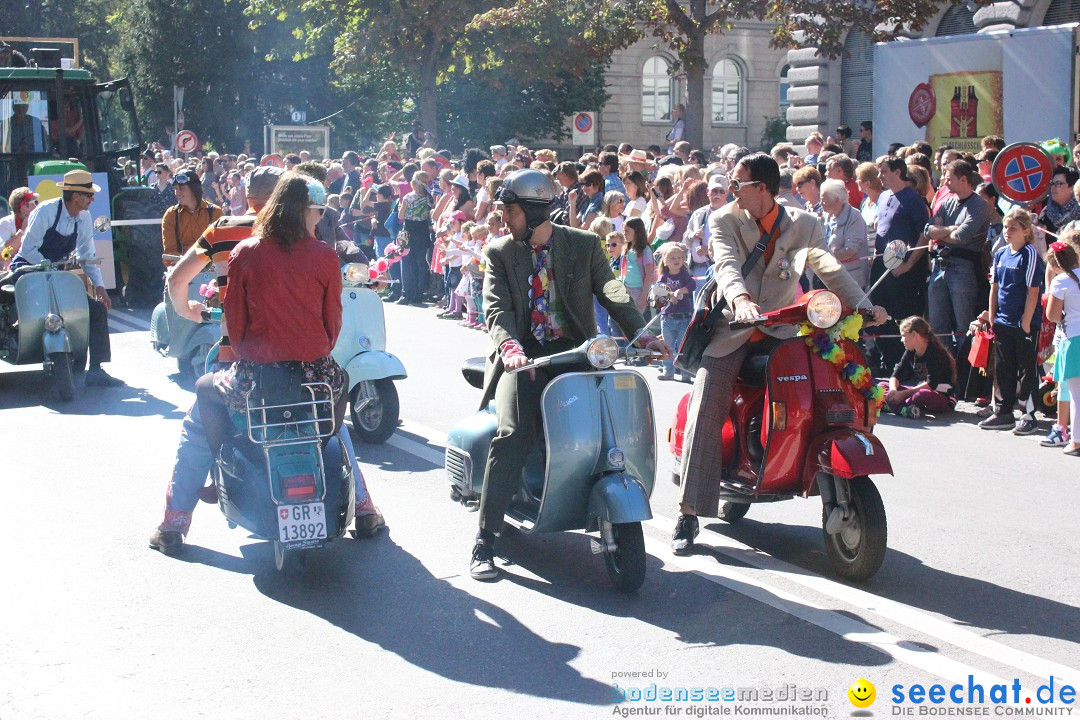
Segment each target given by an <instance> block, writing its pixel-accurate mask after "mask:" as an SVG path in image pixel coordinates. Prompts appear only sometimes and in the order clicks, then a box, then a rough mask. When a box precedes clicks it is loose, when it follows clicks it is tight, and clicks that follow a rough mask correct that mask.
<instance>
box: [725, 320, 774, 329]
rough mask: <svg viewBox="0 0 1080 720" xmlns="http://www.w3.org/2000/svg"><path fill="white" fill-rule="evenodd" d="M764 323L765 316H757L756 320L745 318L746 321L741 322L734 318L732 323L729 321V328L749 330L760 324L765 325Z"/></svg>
mask: <svg viewBox="0 0 1080 720" xmlns="http://www.w3.org/2000/svg"><path fill="white" fill-rule="evenodd" d="M764 324H765V318H757V319H756V320H744V321H741V322H740V321H738V320H733V321H731V322H730V323H728V328H729V329H730V330H749V329H750V328H753V327H757V326H759V325H764Z"/></svg>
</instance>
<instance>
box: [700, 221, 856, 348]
mask: <svg viewBox="0 0 1080 720" xmlns="http://www.w3.org/2000/svg"><path fill="white" fill-rule="evenodd" d="M780 213H781V217H780V223H781V224H780V236H779V237H778V238H777V239H776V249H775V250H774V251H773V256H772V258H771V260H770V261H769V265H768V267H766V266H765V255H764V254H762V256H761V258H759V259H758V261H757V264H756V265H755V267H754V268H753V269H752V270H751V271H750V273H749V274H748V276H747V277H746V278H745V279H744V278H743V277H742V275H741V274H740V270H741V268H742V266H743V263H744V262H746V258H747V257H749V256H750V253H751V251H753V249H754V246H755V245H757V243H758V240H760V239H761V231H760V230H759V229H758V225H757V221H756V220H755V219H754V217H753V216H752V215H751V214H750V213H749V212H747V211H745V210H743V209H742V208H740V207H739V201H738V200H736V201H734V202H730V203H728V204H727V205H725V206H724V207H723V208H721V209H720V211H719V212H714V213H713V214H712V215H711V216H710V217H709V233H710V238H711V244H712V252H713V273H714V274H715V276H716V283H717V293H718V294H722V295H723V297H724V298H725V299H726V300H727V308H725V310H724V321H722V322H719V323H717V325H716V327H715V328H714V329H713V334H712V338H711V340H710V341H709V345H708V346H707V347H706V348H705V355H707V356H709V357H724V356H725V355H730V354H731V353H732V352H734V351H735V350H736V349H737V348H739V347H740V346H742V345H744V344H745V343H746V342H747V341H748V340H749V339H750V335H751V334H752V333H753V329H747V330H734V331H733V330H730V329H728V322H730V321H731V320H732V319H733V318H734V315H735V313H734V311H733V310H732V308H734V307H735V298H737V297H738V296H739V295H742V294H744V293H745V294H747V295H749V296H750V299H751V300H753V301H754V302H755V303H757V304H758V306H759V307H760V308H761V311H762V312H770V311H772V310H779V309H780V308H782V307H785V306H787V305H791V304H792V303H794V302H795V300H796V299H797V298H798V297H799V296H800V295H801V293H802V290H801V288H800V287H799V278H800V277H801V276H802V274H803V271H804V270H805V269H806V268H807V267H809V268H810V269H811V270H813V271H814V273H815V274H816V275H817V276H818V277H820V278H821V280H822V281H823V282H824V283H825V285H826V286H827V287H828V288H829V289H831V290H832V291H833V292H835V293H836V294H837V295H839V296H840V299H841V300H843V301H844V303H845V304H846V305H847V306H848V307H852V308H854V307H865V308H869V307H870V303H869V301H866V300H864V299H863V294H864V293H863V291H862V289H861V288H860V287H859V285H858V283H856V282H855V281H854V280H852V279H851V276H850V275H848V273H847V271H846V270H844V268H843V267H842V266H841V265H840V263H839V262H837V260H836V258H834V257H833V256H832V255H831V254H830V253H829V248H828V247H827V246H826V245H825V236H824V232H823V230H822V227H821V222H820V221H819V220H818V218H817V217H816V216H815V215H812V214H811V213H808V212H806V211H804V210H798V209H796V208H790V207H783V206H780ZM783 260H787V262H788V263H789V265H788V267H787V278H786V279H781V277H780V273H781V267H780V265H781V261H783ZM762 331H763V332H765V333H767V334H769V335H772V336H773V337H776V338H781V339H786V338H790V337H794V336H795V335H796V334H797V333H798V328H797V327H795V326H792V325H777V326H775V327H768V328H762Z"/></svg>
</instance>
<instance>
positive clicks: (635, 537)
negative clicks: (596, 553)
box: [604, 522, 645, 593]
mask: <svg viewBox="0 0 1080 720" xmlns="http://www.w3.org/2000/svg"><path fill="white" fill-rule="evenodd" d="M611 531H612V536H613V538H614V540H615V550H614V551H611V552H605V553H604V565H605V566H606V567H607V573H608V578H609V579H610V580H611V584H612V585H614V586H615V589H616V590H618V591H619V592H624V593H632V592H635V591H637V589H638V588H640V587H641V584H642V583H644V582H645V536H644V535H643V534H642V532H641V523H639V522H634V523H615V524H613V525H612V526H611Z"/></svg>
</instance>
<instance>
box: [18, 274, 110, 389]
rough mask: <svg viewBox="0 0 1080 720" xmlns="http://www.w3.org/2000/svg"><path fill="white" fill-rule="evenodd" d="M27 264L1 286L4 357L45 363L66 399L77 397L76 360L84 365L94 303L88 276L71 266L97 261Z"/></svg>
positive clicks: (19, 360)
mask: <svg viewBox="0 0 1080 720" xmlns="http://www.w3.org/2000/svg"><path fill="white" fill-rule="evenodd" d="M98 263H100V261H99V260H84V261H81V263H77V262H76V261H75V260H74V256H72V257H71V258H68V259H66V260H63V261H61V262H55V263H53V262H49V261H47V260H46V261H44V262H41V263H39V264H37V265H23V266H22V267H20V268H19V269H18V270H17V271H16V274H14V275H13V276H11V277H10V278H9V279H7V280H5V282H4V285H3V287H0V294H2V295H3V297H0V359H4V360H6V361H7V362H9V363H11V364H13V365H30V364H34V363H41V364H42V367H43V368H44V370H45V372H46V374H47V375H48V376H49V377H50V378H51V379H52V383H53V385H55V386H56V391H57V394H58V395H59V396H60V399H61V400H63V401H64V402H70V401H71V400H72V399H73V398H74V397H75V381H74V377H73V375H72V372H73V363H74V364H76V365H77V366H78V367H84V366H85V362H86V349H87V343H88V340H89V337H90V304H89V301H88V300H87V295H86V284H85V283H84V282H83V279H82V278H81V277H80V276H78V275H76V274H75V273H73V272H68V270H69V268H72V267H76V266H77V265H78V264H82V265H89V264H98Z"/></svg>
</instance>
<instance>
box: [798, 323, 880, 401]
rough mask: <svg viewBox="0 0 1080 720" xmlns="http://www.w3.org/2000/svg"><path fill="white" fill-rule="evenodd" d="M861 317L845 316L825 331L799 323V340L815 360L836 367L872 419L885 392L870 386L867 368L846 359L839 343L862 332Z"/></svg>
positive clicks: (872, 385) (871, 375)
mask: <svg viewBox="0 0 1080 720" xmlns="http://www.w3.org/2000/svg"><path fill="white" fill-rule="evenodd" d="M862 323H863V321H862V316H861V315H859V314H858V313H856V314H854V315H849V316H848V317H846V318H844V319H843V320H841V321H840V322H838V323H837V324H836V325H833V326H832V327H831V328H828V329H827V330H823V329H821V328H818V327H814V326H813V325H811V324H810V323H803V324H802V326H801V327H800V328H799V335H800V337H805V338H806V344H807V345H809V346H810V348H811V349H812V350H813V351H814V352H815V353H817V355H818V357H820V358H821V359H822V360H826V361H828V362H830V363H832V364H833V365H835V366H836V369H837V370H838V371H839V372H840V377H842V378H843V379H845V380H847V381H848V382H849V383H851V384H852V385H854V386H855V389H856V390H858V391H860V392H861V393H862V394H863V397H865V398H866V399H868V400H869V401H870V406H871V408H872V409H873V411H874V415H875V416H876V415H877V414H878V413H880V412H881V405H882V403H884V402H885V391H884V390H883V389H882V388H881V386H879V385H878V384H877V383H875V382H874V376H873V374H871V372H870V368H868V367H866V366H865V365H863V364H862V363H860V362H857V361H856V360H854V359H850V360H849V359H848V357H847V354H846V353H845V352H844V348H843V346H842V345H841V344H840V340H851V341H853V342H854V341H857V340H858V339H859V330H861V329H862Z"/></svg>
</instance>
